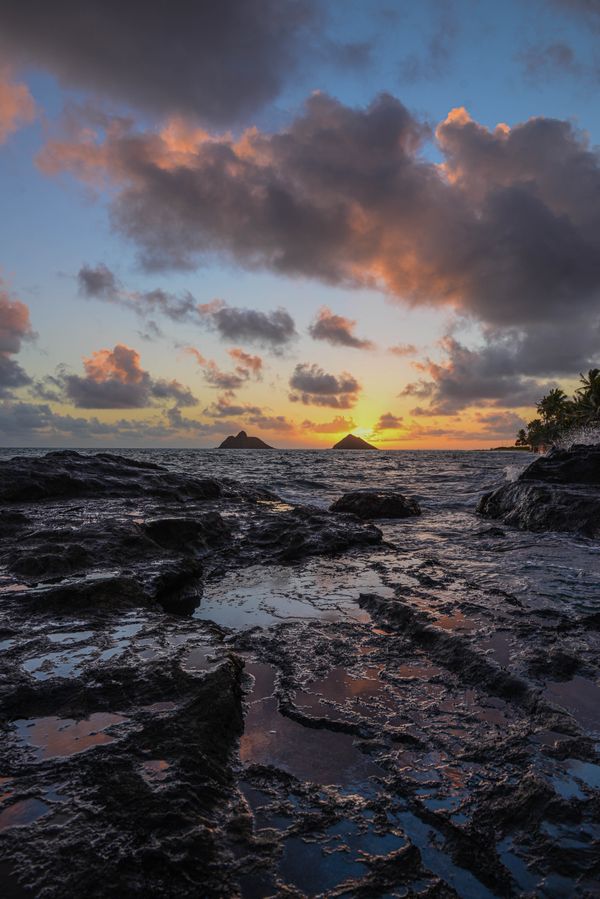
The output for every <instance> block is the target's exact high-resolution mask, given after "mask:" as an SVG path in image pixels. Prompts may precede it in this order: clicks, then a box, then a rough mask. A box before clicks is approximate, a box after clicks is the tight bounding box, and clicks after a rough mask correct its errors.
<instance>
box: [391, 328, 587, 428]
mask: <svg viewBox="0 0 600 899" xmlns="http://www.w3.org/2000/svg"><path fill="white" fill-rule="evenodd" d="M550 336H551V335H548V338H549V341H550V342H549V345H548V344H544V337H543V335H537V339H532V338H530V337H528V336H521V337H520V338H519V336H518V335H517V334H513V335H512V338H511V336H510V335H498V333H496V332H488V334H487V335H486V339H485V343H484V345H483V346H482V347H477V348H476V349H471V348H469V347H467V346H465V345H464V344H462V343H460V341H458V340H457V339H456V338H455V337H452V336H447V337H445V338H443V339H442V341H440V345H441V348H442V350H443V352H444V354H445V357H446V358H445V359H443V360H442V361H441V362H436V361H432V360H431V359H428V360H427V361H426V362H425V363H419V364H418V365H417V366H416V367H417V369H418V370H421V371H423V373H424V375H425V376H424V377H422V378H420V379H419V380H417V381H414V382H412V383H410V384H407V385H406V387H405V388H404V389H403V390H402V392H401V394H400V396H413V397H417V398H420V399H428V400H429V406H426V407H423V406H417V407H416V408H414V409H412V410H411V411H412V414H413V415H426V416H427V415H453V414H454V413H455V412H457V411H459V410H460V409H464V408H466V407H468V406H473V405H477V404H481V403H484V404H487V405H495V406H510V407H521V406H529V405H534V404H535V403H536V402H537V400H538V399H539V397H540V396H541V395H542V394H543V393H544V392H545V391H546V390H547V389H548V388H549V387H550V386H552V385H550V384H549V383H548V382H544V381H541V380H540V378H542V377H544V375H545V374H546V373H548V372H550V371H551V370H552V369H554V368H562V367H563V366H564V362H563V360H561V359H560V358H557V357H555V358H554V359H553V357H552V347H553V346H557V345H558V343H559V342H560V336H559V335H558V334H556V335H552V336H553V340H550ZM596 339H597V338H596ZM564 358H565V359H567V358H568V353H567V355H566V356H565V357H564ZM567 365H568V363H567ZM574 371H576V368H575V367H573V366H569V367H568V368H567V370H566V371H565V374H567V375H571V376H572V375H573V372H574Z"/></svg>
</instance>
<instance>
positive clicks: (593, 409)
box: [497, 368, 600, 452]
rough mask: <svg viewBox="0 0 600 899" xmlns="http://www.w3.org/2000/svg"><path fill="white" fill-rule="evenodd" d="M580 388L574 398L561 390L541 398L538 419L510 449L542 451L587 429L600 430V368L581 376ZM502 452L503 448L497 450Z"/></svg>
mask: <svg viewBox="0 0 600 899" xmlns="http://www.w3.org/2000/svg"><path fill="white" fill-rule="evenodd" d="M579 381H580V385H581V386H580V387H578V388H577V389H576V390H575V392H574V394H573V396H572V397H571V399H569V397H568V396H567V394H566V393H565V392H564V390H561V388H560V387H554V388H553V389H552V390H551V391H550V392H549V393H547V394H546V395H545V396H543V397H542V398H541V400H540V401H539V402H538V404H537V406H536V409H537V413H538V415H539V418H534V419H533V421H530V422H529V424H528V425H527V427H526V428H520V430H519V431H518V433H517V438H516V440H515V446H514V447H511V449H531V450H533V451H534V452H543V451H544V450H545V449H546V448H547V447H549V446H553V445H556V444H558V443H560V442H562V441H564V440H565V439H568V438H569V437H576V435H577V434H578V432H579V433H583V432H585V430H586V429H591V428H594V429H596V428H599V427H600V369H599V368H591V369H590V370H589V371H588V373H587V374H586V375H584V374H580V375H579ZM497 448H498V449H502V447H497Z"/></svg>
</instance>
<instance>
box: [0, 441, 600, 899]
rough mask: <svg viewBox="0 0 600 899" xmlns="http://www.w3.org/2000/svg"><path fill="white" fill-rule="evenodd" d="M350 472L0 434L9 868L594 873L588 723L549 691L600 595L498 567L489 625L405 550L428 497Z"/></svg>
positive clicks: (578, 887) (411, 880)
mask: <svg viewBox="0 0 600 899" xmlns="http://www.w3.org/2000/svg"><path fill="white" fill-rule="evenodd" d="M538 462H544V460H541V459H540V460H538ZM549 462H550V463H552V466H553V467H552V472H553V473H552V477H553V478H555V479H556V478H557V477H560V474H559V475H557V470H559V469H557V465H558V463H559V462H560V460H557V459H554V460H553V459H552V458H550V459H549ZM536 464H537V462H536V463H534V465H536ZM545 464H546V468H547V466H548V460H547V461H546V462H545ZM561 464H562V463H561ZM559 468H560V466H559ZM544 470H546V469H544ZM560 471H563V472H564V465H563V466H562V468H560ZM538 480H539V479H535V480H530V479H528V478H523V479H522V480H519V481H518V482H516V483H517V484H519V485H520V487H519V489H521V490H523V489H525V488H526V487H527V486H531V484H534V485H535V484H537V483H538ZM548 483H552V484H553V485H556V487H557V489H558V490H561V489H564V488H563V486H562V481H556V480H554V481H548ZM568 484H569V487H568V489H569V490H572V489H573V488H572V487H571V486H570V484H571V482H570V481H569V482H568ZM507 486H508V487H511V486H513V485H512V484H509V485H507ZM500 489H501V490H503V489H505V488H500ZM583 489H584V490H587V489H588V484H587V482H586V483H585V485H584V487H583ZM349 496H350V499H349V498H346V499H345V500H344V501H343V502H341V503H337V504H335V505H336V506H337V507H338V508H340V511H339V512H336V511H329V512H327V511H323V510H322V509H317V508H313V507H309V506H301V505H290V504H288V503H285V502H283V501H282V500H280V499H279V498H278V497H277V496H276V495H275V494H274V493H271V492H270V491H268V490H265V489H263V488H259V487H253V486H251V485H248V484H241V483H240V482H237V481H233V480H231V479H225V478H196V477H190V476H187V475H183V474H178V473H176V472H173V471H169V470H168V469H165V468H162V467H161V466H157V465H154V464H152V463H142V462H139V461H136V460H132V459H127V458H122V457H118V456H114V455H111V454H106V453H102V454H97V455H80V454H77V453H73V452H59V453H50V454H48V455H46V456H44V457H41V458H39V457H37V458H36V457H29V458H17V459H13V460H9V461H6V462H0V534H1V535H2V545H1V550H0V603H1V616H2V617H1V623H0V627H1V630H0V715H1V719H0V720H1V727H2V740H1V748H0V785H1V786H2V790H1V791H0V792H1V798H0V852H1V857H2V862H1V865H2V869H1V870H2V875H3V882H4V883H5V884H6V885H7V889H8V890H9V892H8V895H10V896H41V897H61V896H72V895H79V894H81V893H84V892H85V893H87V894H89V895H90V896H106V895H116V894H117V895H164V896H198V895H202V896H237V895H241V896H272V895H289V896H299V895H331V896H334V895H340V896H341V895H356V896H380V895H391V896H401V895H419V896H427V897H450V896H457V895H458V896H511V895H523V894H527V892H528V891H530V892H531V891H534V890H538V888H540V887H539V885H540V884H542V885H544V887H543V890H542V892H541V894H542V895H549V896H553V895H557V896H558V895H561V892H560V891H561V889H562V890H563V893H562V895H564V894H565V893H564V890H565V889H568V891H569V892H568V894H569V895H581V896H585V895H592V893H591V892H586V890H590V889H591V886H590V885H591V884H593V883H594V882H595V881H597V877H598V874H599V873H600V871H599V867H598V853H597V847H598V839H599V838H600V811H599V809H600V805H599V793H598V789H597V787H598V784H596V785H595V778H597V777H598V774H599V773H600V767H599V765H598V756H597V751H596V747H595V743H596V739H597V738H595V737H594V736H593V733H594V732H593V728H590V725H589V724H588V723H587V718H586V717H585V714H587V712H585V714H583V716H582V717H576V716H575V717H574V716H573V714H570V713H569V712H567V711H565V709H564V708H563V707H561V703H560V701H559V702H557V701H556V698H557V697H560V695H561V694H560V690H561V684H566V685H568V684H570V683H572V682H573V678H575V680H576V681H577V678H579V681H581V684H582V685H585V684H593V682H594V679H595V678H597V675H598V663H597V659H598V656H599V654H598V649H599V648H600V645H599V644H600V638H599V634H600V631H599V628H598V621H596V619H593V620H592V619H590V620H586V619H585V618H584V617H581V616H579V617H576V618H573V617H572V616H570V615H568V614H566V613H565V615H564V617H563V618H562V619H559V618H557V615H556V613H554V612H553V613H552V615H550V614H549V613H546V614H540V615H537V616H536V615H535V614H532V613H530V612H527V614H526V613H525V606H524V603H523V599H522V598H519V597H518V596H514V595H510V594H506V595H498V594H496V595H495V596H494V604H493V627H492V629H491V631H490V615H491V614H492V612H491V603H490V597H491V594H490V593H489V592H486V591H485V590H483V589H481V588H478V587H477V588H476V587H475V586H474V585H473V584H465V583H462V582H460V580H459V576H458V573H457V572H454V571H452V570H451V569H449V568H448V567H447V566H445V567H443V566H440V565H439V564H438V563H436V561H435V559H433V558H412V557H410V556H407V557H404V556H403V554H402V535H403V533H404V532H405V531H404V530H403V529H406V528H411V527H413V526H414V523H415V522H419V521H420V519H421V518H423V519H426V517H427V514H428V510H427V509H421V508H419V504H418V503H417V502H416V501H415V500H412V499H407V498H406V497H405V496H403V495H402V494H399V493H396V494H393V496H391V497H390V496H388V497H386V496H385V495H382V494H381V491H380V492H377V491H359V492H355V493H353V494H350V495H349ZM492 496H493V494H492ZM386 503H387V505H386ZM390 503H391V505H390ZM344 508H345V510H346V511H343V510H344ZM490 508H491V506H490ZM350 512H358V515H356V514H350ZM391 512H395V513H396V516H397V519H398V520H397V521H396V522H391V518H392V515H391V514H390V513H391ZM421 512H422V513H423V514H422V515H419V513H421ZM358 516H360V517H358ZM373 517H378V518H380V519H382V520H381V521H379V522H378V526H375V525H374V524H372V523H371V521H370V519H371V518H373ZM494 530H495V531H497V532H498V533H492V531H494ZM501 535H502V531H501V530H500V529H498V528H496V529H493V528H492V529H488V530H487V531H485V530H483V531H481V535H480V537H479V538H478V539H480V540H481V541H484V542H485V543H486V544H487V543H494V541H496V542H497V541H500V542H501V540H502V536H501ZM453 595H457V596H461V597H463V598H464V597H467V599H466V600H465V599H462V600H461V602H460V604H459V605H453V604H452V602H451V600H450V599H449V597H452V596H453ZM440 598H441V600H442V601H441V602H440ZM231 604H233V606H232V605H231ZM230 609H233V611H234V612H235V615H233V614H232V616H231V618H228V617H226V614H225V613H226V612H227V613H228V610H230ZM486 616H487V617H486ZM244 619H246V620H244ZM240 622H241V623H240ZM490 633H491V637H489V636H488V634H490ZM500 638H501V639H500ZM489 640H491V642H490V643H489V645H488V641H489ZM508 645H510V647H511V650H510V652H511V655H510V658H511V662H510V665H509V664H508V662H507V660H508V655H507V648H506V647H507V646H508ZM513 648H514V655H513ZM547 685H550V687H548V686H547ZM552 685H556V686H552ZM585 689H588V688H586V687H585V686H582V687H581V691H582V695H583V693H585ZM552 690H554V693H553V692H552ZM598 695H599V696H600V688H599V689H598ZM590 702H591V704H592V705H593V704H594V702H595V694H592V695H591V699H590ZM585 708H587V706H586V707H585ZM584 711H585V710H584ZM590 714H593V713H590ZM559 834H560V835H562V836H561V839H563V840H566V841H567V843H568V842H569V840H570V841H571V843H572V844H573V845H571V848H570V849H564V848H561V849H560V851H557V840H558V839H559V837H558V836H557V835H559ZM578 840H579V844H578V843H577V841H578ZM573 841H575V842H573ZM567 884H568V886H567ZM540 889H541V888H540ZM536 894H537V893H536Z"/></svg>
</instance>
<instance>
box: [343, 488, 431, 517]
mask: <svg viewBox="0 0 600 899" xmlns="http://www.w3.org/2000/svg"><path fill="white" fill-rule="evenodd" d="M330 508H331V511H332V512H352V514H353V515H357V516H358V517H359V518H365V519H366V518H410V517H411V516H414V515H420V514H421V509H420V507H419V504H418V503H417V501H416V500H415V499H412V498H407V497H406V496H403V494H402V493H396V492H392V491H384V490H354V491H352V492H351V493H344V495H343V496H341V497H340V498H339V499H336V501H335V502H334V503H333V505H332V506H331V507H330Z"/></svg>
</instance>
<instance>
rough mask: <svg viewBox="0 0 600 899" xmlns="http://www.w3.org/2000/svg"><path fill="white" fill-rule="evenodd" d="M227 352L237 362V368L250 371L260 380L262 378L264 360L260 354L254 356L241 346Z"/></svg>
mask: <svg viewBox="0 0 600 899" xmlns="http://www.w3.org/2000/svg"><path fill="white" fill-rule="evenodd" d="M227 352H228V353H229V355H230V356H231V358H232V359H233V361H234V362H235V363H236V368H237V370H239V371H244V372H250V373H251V374H253V375H254V377H255V378H257V379H259V380H260V378H262V370H263V360H262V358H261V357H260V356H252V355H251V354H250V353H246V352H245V351H244V350H242V349H241V348H240V347H232V348H231V349H230V350H227Z"/></svg>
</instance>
